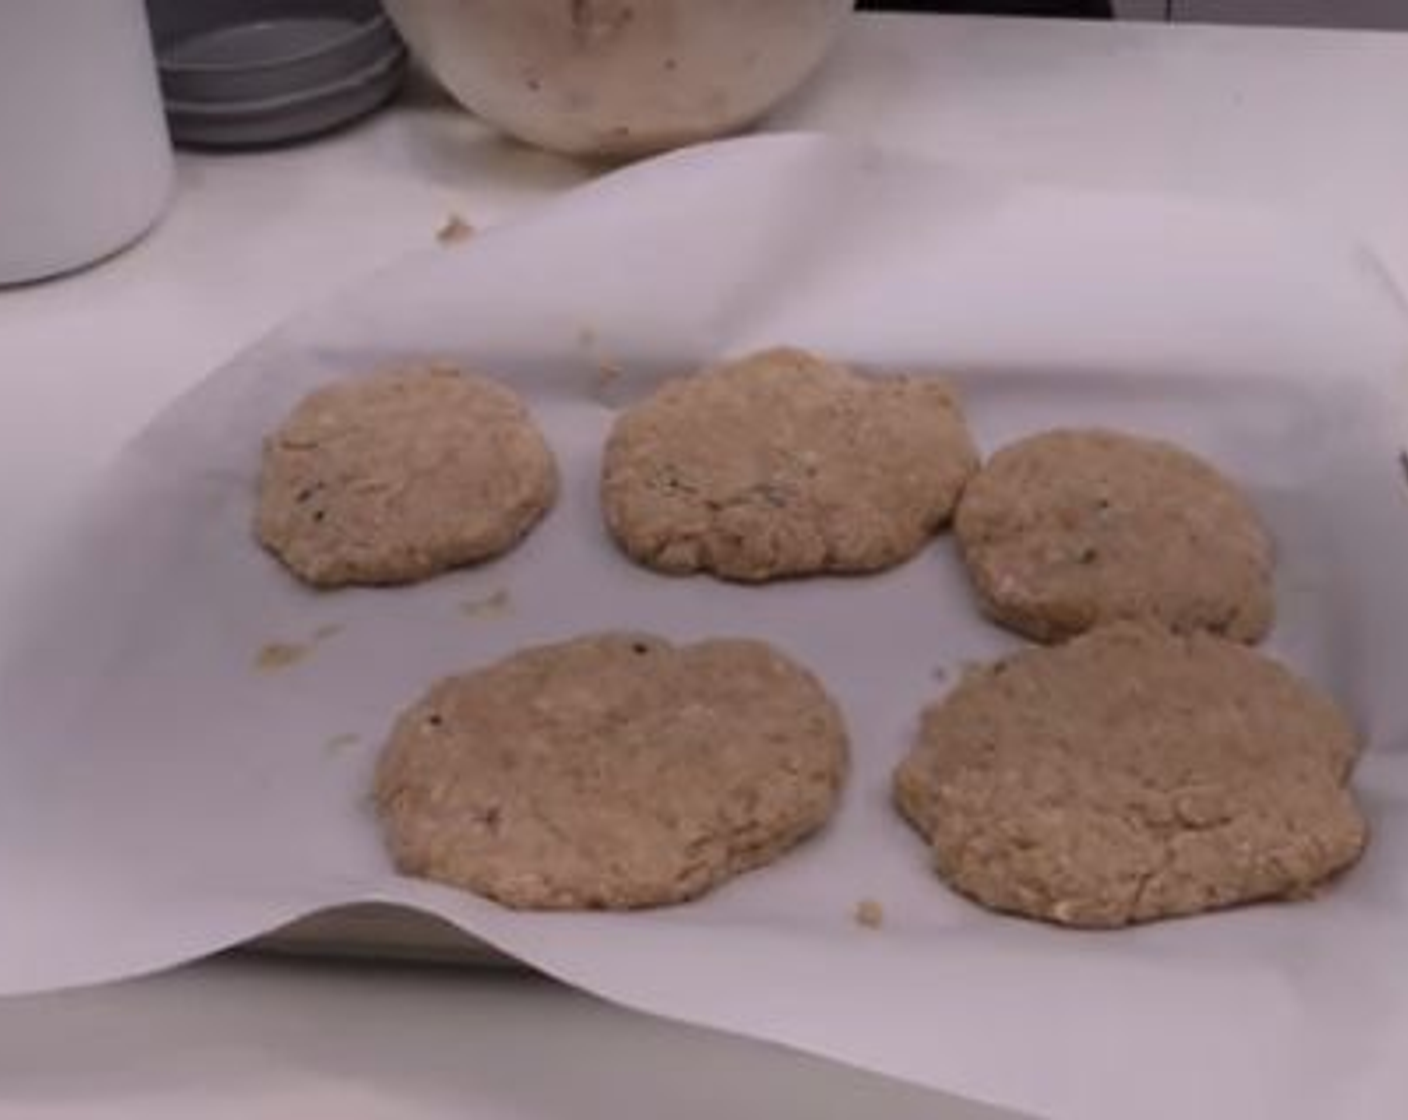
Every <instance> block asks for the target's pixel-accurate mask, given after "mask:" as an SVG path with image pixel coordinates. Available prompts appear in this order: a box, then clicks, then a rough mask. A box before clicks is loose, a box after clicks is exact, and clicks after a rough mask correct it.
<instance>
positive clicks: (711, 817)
mask: <svg viewBox="0 0 1408 1120" xmlns="http://www.w3.org/2000/svg"><path fill="white" fill-rule="evenodd" d="M846 752H847V743H846V732H845V727H844V724H843V722H842V718H841V714H840V712H839V711H838V710H837V708H836V705H835V704H834V703H833V702H832V701H831V699H830V698H829V697H828V696H827V694H826V692H825V691H824V690H823V689H822V687H821V685H820V684H819V683H818V682H817V680H816V679H815V678H814V677H813V676H812V675H811V674H810V673H808V672H807V671H806V670H804V669H803V668H801V667H800V666H799V665H797V664H796V663H794V662H792V661H790V660H789V659H788V658H786V657H784V656H783V655H782V654H781V653H779V652H777V651H776V650H775V649H772V648H771V647H769V646H767V645H765V644H763V643H761V642H756V641H744V640H714V641H706V642H701V643H699V644H697V645H690V646H673V645H671V644H669V643H668V642H665V641H663V640H662V639H660V638H655V637H650V636H646V635H637V634H602V635H594V636H590V637H584V638H579V639H576V640H572V641H567V642H562V643H560V644H556V645H548V646H540V647H537V648H534V649H529V650H525V651H523V652H521V653H518V654H516V655H514V656H512V657H509V658H508V659H507V660H504V661H500V662H498V663H496V664H494V665H491V666H489V667H488V668H485V669H481V670H479V671H477V672H471V673H468V674H466V675H464V676H459V677H451V678H449V679H448V680H444V681H441V682H440V683H439V684H436V685H435V686H434V687H433V688H431V689H430V691H429V692H428V693H426V695H425V696H424V697H423V698H421V699H420V700H419V701H417V702H416V703H415V704H413V705H412V706H411V707H410V708H408V709H407V710H406V711H405V712H404V713H403V714H402V715H401V716H400V718H399V719H398V720H397V722H396V725H395V728H394V730H393V732H392V735H391V740H390V743H389V745H388V746H387V748H386V751H385V753H384V754H383V756H382V758H381V761H380V764H379V767H378V771H377V776H376V803H377V807H378V811H379V814H380V817H381V821H382V825H383V830H384V834H385V837H386V841H387V844H388V847H389V849H390V851H391V854H392V857H393V859H394V860H395V863H396V866H397V868H398V869H399V870H400V871H401V872H403V873H404V874H408V875H415V876H420V877H423V878H427V879H435V880H438V881H440V882H443V883H449V884H452V885H454V886H458V887H463V888H466V889H468V890H471V891H474V892H476V893H478V894H481V895H485V896H487V897H489V898H492V899H495V900H497V901H499V902H501V903H503V904H505V905H507V906H512V907H517V908H525V909H587V908H605V909H628V908H634V907H644V906H658V905H662V904H666V903H673V902H683V901H685V900H687V899H690V898H693V897H695V896H697V895H699V894H702V893H704V892H705V891H707V890H709V889H710V888H712V887H714V886H715V885H717V884H718V883H721V882H722V881H724V880H725V879H729V878H732V877H733V876H735V875H738V874H740V873H742V872H744V871H748V870H750V869H752V868H755V867H759V866H761V865H763V864H765V863H768V862H770V861H772V860H774V859H776V858H777V857H778V856H780V855H781V854H782V853H783V852H784V851H786V850H787V849H788V848H790V847H792V846H793V845H794V844H796V843H797V842H798V841H799V840H801V839H802V838H803V837H805V836H807V835H808V834H809V833H811V832H813V831H815V830H816V829H818V828H820V827H821V825H822V824H823V823H825V821H826V819H827V818H828V817H829V816H830V814H831V811H832V808H833V807H834V805H835V803H836V799H837V794H838V791H839V789H840V787H841V783H842V780H843V778H844V775H845V771H846Z"/></svg>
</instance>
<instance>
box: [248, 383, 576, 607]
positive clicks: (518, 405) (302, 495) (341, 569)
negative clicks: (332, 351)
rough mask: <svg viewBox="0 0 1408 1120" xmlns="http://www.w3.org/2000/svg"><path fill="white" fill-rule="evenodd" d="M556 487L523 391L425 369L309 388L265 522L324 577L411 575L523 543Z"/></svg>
mask: <svg viewBox="0 0 1408 1120" xmlns="http://www.w3.org/2000/svg"><path fill="white" fill-rule="evenodd" d="M556 494H557V468H556V466H555V464H554V461H553V457H552V453H551V452H550V451H549V450H548V446H547V444H546V443H545V442H544V440H543V437H542V435H541V434H540V433H539V431H538V429H537V427H536V426H535V425H534V423H533V421H532V419H531V418H530V417H529V415H528V411H527V409H526V408H525V407H524V405H523V403H522V402H521V401H520V400H519V399H518V398H517V397H516V396H515V395H514V394H513V393H512V392H510V391H509V390H508V389H506V388H504V387H503V386H502V385H499V384H496V383H495V382H493V381H490V380H489V379H488V378H485V377H479V376H476V375H474V374H469V373H462V372H460V371H458V370H455V369H452V368H448V367H444V366H419V367H412V368H405V369H397V370H391V371H388V372H383V373H377V374H373V375H371V376H368V377H363V378H359V379H355V380H349V381H344V382H339V383H337V384H335V385H329V386H326V387H324V388H321V389H318V390H315V391H314V392H312V393H310V394H309V395H308V396H306V397H304V398H303V400H302V401H301V402H300V403H299V404H298V406H297V407H296V408H294V410H293V411H292V413H290V414H289V416H288V418H287V419H286V420H285V421H284V422H283V424H282V425H281V426H280V427H279V428H278V430H277V431H275V432H274V433H273V434H272V435H271V436H270V437H269V438H268V439H267V440H266V441H265V445H264V463H263V470H262V472H261V474H260V481H259V505H258V511H257V514H256V518H255V529H256V533H257V535H258V537H259V540H260V541H261V542H262V543H263V544H264V545H265V547H267V548H268V549H269V551H270V552H272V553H273V554H274V555H275V556H277V557H278V558H279V559H280V560H281V561H283V563H284V564H285V566H287V567H288V568H289V570H290V571H292V572H293V573H294V574H295V575H296V576H298V577H299V578H300V579H302V580H304V581H305V582H307V583H310V584H313V585H315V586H318V587H335V586H338V585H341V584H353V583H362V584H386V583H408V582H411V581H414V580H419V579H425V578H427V577H429V576H433V575H435V574H437V573H439V572H442V571H445V570H447V569H449V568H454V567H458V566H460V565H462V564H470V563H474V562H475V561H479V560H485V559H488V558H489V557H491V556H495V555H497V554H499V553H501V552H504V551H506V550H507V549H509V548H511V547H512V546H513V545H514V544H515V543H517V542H518V540H519V539H520V538H522V537H523V536H524V534H525V533H527V532H528V530H529V529H531V528H532V527H533V525H534V524H535V523H536V522H537V521H538V519H539V518H540V517H542V515H543V514H544V513H545V512H546V511H547V509H548V508H549V507H550V506H551V505H552V503H553V500H554V498H555V497H556Z"/></svg>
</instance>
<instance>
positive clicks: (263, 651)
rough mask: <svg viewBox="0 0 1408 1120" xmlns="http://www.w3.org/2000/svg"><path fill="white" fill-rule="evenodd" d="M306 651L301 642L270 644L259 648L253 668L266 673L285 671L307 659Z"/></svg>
mask: <svg viewBox="0 0 1408 1120" xmlns="http://www.w3.org/2000/svg"><path fill="white" fill-rule="evenodd" d="M308 650H309V647H308V645H307V644H306V643H303V642H270V643H268V645H265V646H261V647H260V649H259V655H258V656H257V657H255V659H254V667H255V668H256V669H263V670H266V671H272V670H274V669H286V668H288V667H289V666H290V665H297V664H298V663H299V662H300V661H302V660H303V659H304V658H305V657H307V656H308Z"/></svg>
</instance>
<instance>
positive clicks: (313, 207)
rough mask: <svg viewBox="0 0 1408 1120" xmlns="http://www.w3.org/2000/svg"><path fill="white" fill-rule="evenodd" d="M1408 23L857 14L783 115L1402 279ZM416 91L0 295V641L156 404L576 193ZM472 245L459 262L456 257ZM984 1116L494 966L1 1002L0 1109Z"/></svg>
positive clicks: (186, 192) (203, 981)
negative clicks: (1350, 253) (1376, 29)
mask: <svg viewBox="0 0 1408 1120" xmlns="http://www.w3.org/2000/svg"><path fill="white" fill-rule="evenodd" d="M1405 108H1408V36H1402V37H1396V36H1392V35H1372V34H1342V33H1329V32H1292V31H1268V30H1235V29H1226V28H1222V29H1214V28H1196V27H1172V28H1171V27H1165V26H1162V25H1149V24H1123V25H1110V26H1104V25H1079V24H1065V23H1060V22H1056V21H1052V22H1048V23H1040V22H1034V21H1007V20H970V19H946V18H939V17H865V18H858V19H857V21H856V24H855V27H854V29H853V30H852V32H851V33H850V35H849V37H848V38H847V40H846V41H845V43H844V44H843V46H842V48H841V50H840V51H839V53H838V55H837V56H836V57H835V58H834V60H833V61H832V64H831V65H830V66H829V67H828V68H827V70H826V71H825V73H824V74H823V76H822V77H821V78H820V79H819V80H818V81H816V82H815V83H813V85H812V86H811V87H810V88H808V89H807V90H806V91H804V93H803V94H802V95H801V96H799V97H797V98H796V99H794V100H793V102H791V103H790V104H789V105H788V106H787V107H786V108H785V109H784V110H783V111H781V112H780V113H779V114H777V116H776V118H775V120H774V122H773V123H774V124H775V125H776V126H778V127H788V128H816V129H825V130H831V131H836V132H842V133H847V134H851V135H857V136H864V137H870V138H874V139H879V140H882V141H885V142H888V143H892V144H895V145H903V146H905V147H908V148H911V149H917V150H919V151H922V152H924V153H927V154H929V155H931V156H934V157H936V158H941V159H948V160H952V161H954V162H957V163H962V164H967V165H971V166H975V167H979V168H983V169H987V170H991V171H997V172H1001V173H1005V174H1009V175H1019V176H1030V177H1037V178H1044V179H1051V180H1059V181H1062V182H1066V183H1074V184H1081V185H1088V186H1092V187H1109V188H1120V189H1150V190H1180V191H1193V192H1197V193H1201V194H1209V195H1216V196H1221V197H1227V198H1235V199H1241V200H1260V201H1265V202H1271V203H1275V204H1284V205H1292V206H1298V207H1303V208H1305V209H1307V210H1309V211H1311V212H1313V213H1314V214H1315V215H1317V216H1318V217H1319V218H1321V219H1324V220H1328V221H1330V222H1332V223H1335V224H1339V225H1342V226H1345V227H1348V228H1350V229H1351V230H1353V231H1355V232H1358V233H1359V234H1361V235H1363V236H1364V237H1365V238H1366V239H1368V240H1369V241H1370V242H1371V243H1372V244H1373V246H1374V247H1375V248H1376V249H1378V251H1379V252H1380V253H1381V254H1382V255H1383V256H1384V258H1385V260H1386V261H1387V262H1388V263H1389V265H1390V267H1391V268H1392V269H1393V271H1394V272H1395V273H1396V274H1397V275H1398V276H1399V278H1400V279H1404V278H1408V204H1405V201H1404V200H1405V199H1408V143H1405V142H1404V140H1403V131H1402V120H1403V113H1404V110H1405ZM587 174H588V172H587V171H586V170H585V169H583V168H581V167H579V166H575V165H573V164H571V163H569V162H567V161H564V160H559V159H557V158H555V157H551V156H547V155H542V154H538V153H534V152H531V151H528V150H526V149H523V148H520V147H517V146H515V145H512V144H509V143H506V142H503V141H500V140H498V139H496V138H494V137H492V136H491V135H490V134H489V133H487V132H486V131H485V130H484V129H483V128H481V127H480V126H479V125H477V124H476V123H475V122H474V121H472V120H471V119H470V118H469V117H468V116H466V115H465V114H463V113H460V112H458V111H456V110H455V109H453V108H452V107H451V106H449V105H448V104H447V103H445V102H444V101H442V100H441V99H439V98H438V97H437V96H435V95H434V94H432V93H430V92H429V91H427V90H424V89H421V90H419V91H416V92H414V93H413V94H411V95H409V96H408V97H407V98H405V99H404V100H403V101H402V103H400V104H399V105H397V106H396V107H394V108H393V109H391V110H390V111H388V112H386V113H384V114H382V115H381V116H379V117H377V118H375V119H374V120H372V121H370V122H368V123H366V124H365V125H363V126H361V127H358V128H355V129H353V130H352V131H350V132H346V133H343V134H341V135H339V136H336V137H332V138H329V139H326V140H323V141H320V142H317V143H314V144H311V145H308V146H305V147H300V148H293V149H288V150H284V151H279V152H273V153H264V154H259V155H241V156H209V155H202V156H196V155H183V156H182V157H181V160H180V167H179V183H178V191H177V196H176V198H175V201H174V205H173V207H172V210H171V212H170V214H169V215H168V216H167V218H166V220H165V221H164V222H163V223H162V224H161V225H160V226H159V227H158V228H157V230H156V231H155V232H154V233H153V234H152V235H151V236H150V237H149V238H147V239H146V240H145V241H144V242H142V243H141V244H139V245H138V246H137V247H136V248H134V249H133V250H131V251H129V252H127V253H125V254H123V255H122V256H120V257H118V258H116V259H114V260H112V261H110V262H108V263H106V264H105V265H103V266H101V267H99V268H96V269H93V270H91V271H89V272H86V273H83V274H81V275H78V276H74V277H71V278H68V279H64V280H60V281H57V282H53V283H49V284H45V285H39V286H34V287H29V288H23V289H12V290H3V289H0V510H3V511H4V516H5V526H6V533H5V548H4V550H3V552H0V625H3V619H4V618H5V616H6V614H7V612H8V611H10V610H12V609H13V605H14V604H15V602H16V601H17V599H18V597H19V596H20V595H21V594H22V588H23V585H24V579H25V573H26V572H27V571H29V570H31V568H32V566H33V565H35V564H38V563H41V562H42V557H43V556H44V554H45V552H46V550H48V549H52V548H56V547H59V544H58V541H59V530H60V528H61V526H62V524H63V523H64V521H65V519H66V518H67V517H68V516H69V514H70V511H71V510H72V508H73V505H74V503H75V501H76V500H77V498H78V497H79V496H80V495H81V494H82V493H83V492H84V491H85V490H86V489H87V488H88V487H89V486H90V485H91V484H92V483H93V481H94V480H95V479H96V478H97V476H98V474H99V473H100V472H101V470H102V468H103V466H104V464H105V463H106V462H107V461H108V460H109V459H110V458H111V457H112V455H113V454H114V453H115V452H116V451H117V449H118V448H119V447H120V445H121V444H122V443H123V442H124V441H125V440H126V439H127V438H129V437H130V436H131V434H132V433H133V432H134V430H135V429H136V428H137V427H138V426H139V425H140V424H141V423H142V422H143V421H144V420H145V419H146V418H147V417H148V416H150V415H151V414H152V413H153V412H154V411H155V410H156V409H158V408H160V407H161V405H162V404H163V403H164V402H166V401H167V400H168V399H169V398H170V397H172V396H173V395H174V394H176V393H178V392H180V391H181V390H182V389H183V388H185V387H187V386H189V385H190V384H192V383H193V382H195V381H196V380H197V379H198V378H199V377H200V376H201V375H203V374H204V373H206V372H207V371H208V370H210V369H211V368H212V367H213V366H215V365H217V364H218V363H219V362H220V361H221V360H222V359H224V358H225V357H227V356H229V355H230V354H231V353H233V352H234V351H235V350H237V349H238V348H239V347H241V346H242V345H244V344H245V343H247V342H249V341H250V340H252V339H253V338H254V337H256V336H257V335H259V334H260V333H261V332H263V331H264V330H266V329H267V328H269V327H271V326H272V325H274V324H275V323H277V322H278V321H279V320H280V319H282V318H284V317H286V316H288V315H289V314H291V313H293V312H295V311H297V310H298V309H299V308H300V307H302V306H305V305H306V304H307V303H309V302H310V301H312V300H316V299H319V298H322V297H324V296H325V295H327V294H328V293H329V292H330V291H332V290H334V289H335V288H336V287H337V286H339V285H342V284H347V283H350V282H353V281H355V280H356V279H357V278H358V277H361V276H364V275H366V274H367V273H368V272H370V271H372V270H374V269H376V268H377V267H379V266H381V265H383V264H385V263H387V262H389V261H391V260H393V259H395V258H396V257H397V256H398V255H399V254H401V253H402V252H404V251H406V250H408V249H411V248H414V247H418V246H422V245H425V244H427V243H431V242H432V240H433V238H434V236H435V232H436V230H437V229H438V228H439V227H440V225H441V224H442V223H443V222H444V220H445V218H446V216H447V215H448V214H449V213H450V212H452V211H453V212H457V213H459V214H460V215H462V216H463V217H464V218H465V219H467V220H468V221H470V222H471V223H473V224H474V225H476V226H480V227H483V226H485V225H488V224H491V223H494V222H498V221H501V220H503V219H505V218H508V217H511V216H512V215H514V214H515V213H518V212H521V211H522V210H523V209H524V208H525V207H527V206H529V205H531V204H532V203H534V202H536V201H539V200H542V199H546V198H549V197H551V196H552V195H553V194H555V193H557V192H559V191H561V190H562V189H564V188H566V187H568V186H571V185H572V184H574V183H576V182H579V181H581V180H583V179H584V178H586V177H587ZM464 251H472V250H471V249H466V250H464ZM333 1114H335V1115H338V1116H340V1117H343V1118H346V1120H359V1118H362V1117H381V1116H413V1117H449V1116H483V1117H489V1118H495V1117H515V1118H523V1120H557V1118H559V1117H561V1118H563V1120H566V1118H567V1117H573V1118H574V1120H576V1118H588V1120H590V1118H591V1117H595V1116H601V1117H606V1116H611V1117H620V1116H627V1115H660V1116H679V1117H685V1118H688V1117H692V1116H699V1117H704V1116H706V1115H707V1116H709V1117H710V1118H712V1117H714V1116H716V1115H758V1116H769V1117H787V1116H793V1115H795V1116H798V1117H801V1116H815V1115H833V1114H834V1115H837V1116H841V1115H847V1116H849V1115H877V1116H879V1115H883V1116H885V1117H895V1118H906V1117H910V1116H913V1117H916V1118H917V1117H919V1116H921V1115H923V1116H926V1117H933V1116H936V1115H937V1116H942V1117H946V1118H961V1117H969V1118H971V1117H975V1116H977V1115H979V1113H978V1112H976V1111H974V1110H971V1109H968V1108H963V1107H959V1106H956V1105H955V1106H950V1107H948V1108H947V1109H945V1108H939V1109H938V1110H937V1111H936V1110H935V1103H934V1101H933V1098H930V1097H928V1096H926V1095H923V1094H919V1093H917V1092H914V1091H911V1090H909V1089H906V1088H903V1087H898V1086H894V1085H889V1084H886V1083H883V1082H880V1081H878V1080H875V1079H871V1078H868V1077H864V1076H861V1075H858V1074H853V1073H849V1072H846V1071H843V1070H840V1069H837V1068H834V1067H828V1066H825V1065H822V1064H820V1063H817V1062H812V1061H810V1060H805V1059H801V1058H796V1057H793V1056H790V1055H786V1054H783V1053H781V1052H779V1051H776V1050H773V1049H770V1048H765V1047H760V1046H753V1045H748V1044H744V1043H740V1042H734V1041H730V1040H726V1039H720V1038H718V1037H716V1036H711V1035H706V1034H703V1033H701V1032H694V1031H688V1030H685V1029H682V1028H675V1027H666V1026H664V1025H662V1024H659V1023H657V1022H655V1021H653V1020H648V1019H645V1018H642V1017H638V1016H634V1015H629V1014H626V1013H623V1012H616V1011H611V1010H608V1009H606V1008H605V1007H603V1006H601V1005H599V1004H596V1003H594V1002H592V1001H590V1000H586V999H584V998H582V997H578V996H575V995H572V994H570V993H567V992H565V991H562V990H559V989H557V988H554V987H552V986H550V985H546V984H542V983H539V982H534V981H530V980H527V979H524V978H520V977H512V976H503V975H496V974H492V973H491V974H487V975H480V974H475V973H468V972H460V973H451V972H446V971H436V970H408V971H404V972H398V971H395V970H392V969H375V970H373V969H365V968H363V969H357V968H351V967H344V966H323V965H318V966H313V965H303V966H294V965H291V964H288V963H271V962H268V961H259V960H241V961H222V962H217V963H212V964H206V965H202V966H196V967H192V968H189V969H186V970H182V971H180V972H177V973H174V974H172V975H169V976H167V977H163V978H160V979H155V980H148V981H139V982H133V983H130V984H126V985H120V986H116V987H111V988H106V989H101V990H97V991H91V992H80V993H72V994H66V995H57V996H48V997H35V998H27V999H23V1000H17V1001H0V1118H3V1120H8V1118H10V1117H16V1118H18V1117H25V1118H30V1117H38V1116H43V1117H51V1118H56V1120H59V1118H62V1120H79V1118H89V1117H112V1116H129V1115H130V1116H142V1117H150V1118H160V1117H166V1116H170V1117H178V1116H179V1117H187V1116H191V1115H200V1116H218V1115H230V1116H239V1117H241V1118H254V1120H264V1118H273V1117H284V1116H288V1117H295V1116H296V1117H300V1118H301V1117H306V1116H319V1115H333Z"/></svg>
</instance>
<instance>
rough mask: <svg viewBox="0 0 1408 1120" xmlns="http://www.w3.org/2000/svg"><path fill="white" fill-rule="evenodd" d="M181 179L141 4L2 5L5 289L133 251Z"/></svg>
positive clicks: (120, 0)
mask: <svg viewBox="0 0 1408 1120" xmlns="http://www.w3.org/2000/svg"><path fill="white" fill-rule="evenodd" d="M171 177H172V161H171V143H170V140H169V139H168V137H167V133H166V121H165V118H164V117H163V115H162V106H161V95H160V93H159V91H158V88H157V76H156V66H155V63H154V62H153V59H152V47H151V39H150V37H149V36H148V33H147V17H146V10H145V7H144V6H143V3H142V0H0V284H12V283H18V282H21V281H26V280H37V279H40V278H42V277H45V276H52V275H54V274H56V273H61V272H67V271H69V270H71V269H75V268H79V267H81V266H83V265H86V264H90V263H92V262H93V261H96V260H99V259H101V258H103V257H105V256H107V255H108V254H110V253H113V252H116V251H117V250H118V249H120V248H122V247H123V246H125V245H127V244H129V243H130V242H132V241H133V240H135V239H136V238H138V237H140V236H141V235H142V233H144V232H145V231H146V230H147V229H148V228H149V227H150V226H151V225H152V223H153V222H154V221H155V220H156V218H157V217H158V216H159V215H160V213H161V211H162V209H163V208H164V206H165V203H166V199H167V197H168V195H169V193H170V190H171Z"/></svg>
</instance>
